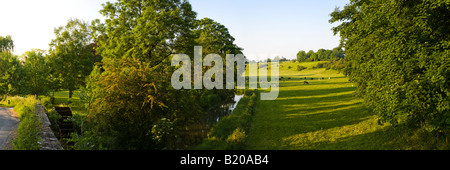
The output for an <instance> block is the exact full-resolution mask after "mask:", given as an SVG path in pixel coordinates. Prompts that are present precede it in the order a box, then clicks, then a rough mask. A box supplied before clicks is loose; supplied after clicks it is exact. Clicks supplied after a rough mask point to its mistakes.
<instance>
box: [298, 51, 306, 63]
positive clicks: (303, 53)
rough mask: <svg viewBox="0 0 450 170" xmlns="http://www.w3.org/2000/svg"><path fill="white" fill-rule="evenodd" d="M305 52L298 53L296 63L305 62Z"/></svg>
mask: <svg viewBox="0 0 450 170" xmlns="http://www.w3.org/2000/svg"><path fill="white" fill-rule="evenodd" d="M306 59H307V58H306V52H305V51H303V50H301V51H299V52H298V53H297V61H298V62H303V61H306Z"/></svg>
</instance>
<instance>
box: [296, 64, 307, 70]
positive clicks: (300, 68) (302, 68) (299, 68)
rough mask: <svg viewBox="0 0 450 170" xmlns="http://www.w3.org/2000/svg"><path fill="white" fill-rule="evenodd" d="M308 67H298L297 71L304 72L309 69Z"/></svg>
mask: <svg viewBox="0 0 450 170" xmlns="http://www.w3.org/2000/svg"><path fill="white" fill-rule="evenodd" d="M307 68H308V67H305V66H301V65H297V71H302V70H304V69H307Z"/></svg>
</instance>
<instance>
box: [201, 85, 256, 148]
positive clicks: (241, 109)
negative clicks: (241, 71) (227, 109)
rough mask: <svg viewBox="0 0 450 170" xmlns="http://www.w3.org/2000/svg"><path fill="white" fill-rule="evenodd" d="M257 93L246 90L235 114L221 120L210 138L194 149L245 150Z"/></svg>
mask: <svg viewBox="0 0 450 170" xmlns="http://www.w3.org/2000/svg"><path fill="white" fill-rule="evenodd" d="M257 93H258V92H256V91H254V90H248V89H246V91H245V96H244V97H243V98H242V99H241V100H240V101H239V103H238V104H237V106H236V108H235V109H234V110H233V113H232V114H230V115H228V116H225V117H222V118H220V121H219V122H218V123H217V124H216V125H214V127H213V128H212V129H211V131H210V132H209V133H208V137H207V138H205V139H204V140H203V142H202V143H201V144H200V145H198V146H196V147H195V148H194V149H202V150H203V149H209V150H210V149H214V150H216V149H218V150H225V149H238V150H240V149H244V148H245V147H246V139H247V135H248V133H249V132H250V128H251V126H252V119H253V115H254V113H255V111H256V102H257V100H258V99H257Z"/></svg>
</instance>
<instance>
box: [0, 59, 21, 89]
mask: <svg viewBox="0 0 450 170" xmlns="http://www.w3.org/2000/svg"><path fill="white" fill-rule="evenodd" d="M0 73H2V74H0V95H11V96H12V95H17V94H23V90H22V89H21V88H20V87H22V86H25V84H26V82H25V80H24V79H23V78H22V77H23V75H24V74H25V73H24V69H23V66H22V65H20V61H19V60H18V59H17V56H15V55H13V54H12V53H11V52H9V51H2V52H0Z"/></svg>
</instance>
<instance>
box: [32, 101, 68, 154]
mask: <svg viewBox="0 0 450 170" xmlns="http://www.w3.org/2000/svg"><path fill="white" fill-rule="evenodd" d="M35 112H36V114H37V116H38V117H39V118H40V120H41V123H42V129H41V133H40V136H41V143H40V144H41V146H40V150H64V148H63V147H62V146H61V143H59V141H58V138H56V136H55V134H53V131H52V129H50V125H51V123H50V120H49V119H48V117H47V114H45V111H44V107H42V105H41V104H36V106H35Z"/></svg>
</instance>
